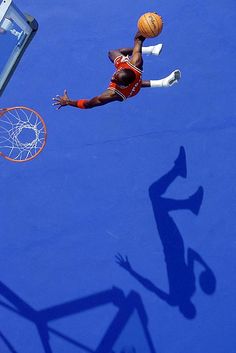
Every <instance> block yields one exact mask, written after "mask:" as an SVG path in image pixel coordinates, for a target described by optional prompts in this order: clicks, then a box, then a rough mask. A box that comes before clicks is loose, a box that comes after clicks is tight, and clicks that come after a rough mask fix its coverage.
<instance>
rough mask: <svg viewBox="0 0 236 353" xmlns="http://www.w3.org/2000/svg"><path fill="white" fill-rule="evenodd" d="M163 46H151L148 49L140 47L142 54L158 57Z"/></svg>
mask: <svg viewBox="0 0 236 353" xmlns="http://www.w3.org/2000/svg"><path fill="white" fill-rule="evenodd" d="M162 47H163V44H157V45H151V46H149V47H142V54H147V55H150V54H152V55H160V53H161V50H162Z"/></svg>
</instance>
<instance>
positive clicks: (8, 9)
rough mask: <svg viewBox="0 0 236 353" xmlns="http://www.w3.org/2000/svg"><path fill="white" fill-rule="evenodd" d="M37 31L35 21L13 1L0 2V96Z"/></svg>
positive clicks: (4, 0)
mask: <svg viewBox="0 0 236 353" xmlns="http://www.w3.org/2000/svg"><path fill="white" fill-rule="evenodd" d="M37 29H38V23H37V21H36V20H35V19H34V18H33V17H32V16H30V15H26V14H23V13H22V12H21V11H20V10H19V9H18V8H17V7H16V5H15V4H14V3H13V0H0V96H1V95H2V93H3V91H4V89H5V87H6V85H7V83H8V82H9V80H10V78H11V76H12V74H13V72H14V70H15V69H16V67H17V65H18V63H19V61H20V59H21V57H22V55H23V54H24V51H25V49H26V48H27V46H28V45H29V43H30V41H31V40H32V38H33V36H34V35H35V33H36V31H37Z"/></svg>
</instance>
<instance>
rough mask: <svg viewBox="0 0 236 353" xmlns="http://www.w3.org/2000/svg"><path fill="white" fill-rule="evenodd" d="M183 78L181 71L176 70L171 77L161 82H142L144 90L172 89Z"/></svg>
mask: <svg viewBox="0 0 236 353" xmlns="http://www.w3.org/2000/svg"><path fill="white" fill-rule="evenodd" d="M180 78H181V72H180V70H174V71H173V72H171V74H170V75H168V76H167V77H164V78H162V79H160V80H146V81H145V80H144V81H142V88H145V87H151V88H157V87H158V88H160V87H171V86H173V85H174V84H175V83H177V82H179V80H180Z"/></svg>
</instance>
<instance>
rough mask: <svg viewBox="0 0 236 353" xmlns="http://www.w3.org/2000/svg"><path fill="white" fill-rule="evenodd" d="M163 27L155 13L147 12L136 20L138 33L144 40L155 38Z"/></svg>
mask: <svg viewBox="0 0 236 353" xmlns="http://www.w3.org/2000/svg"><path fill="white" fill-rule="evenodd" d="M162 27H163V22H162V18H161V16H160V15H158V14H157V13H155V12H147V13H145V14H143V15H142V16H141V17H140V18H139V20H138V29H139V32H140V33H141V34H142V36H143V37H145V38H152V37H157V36H158V35H159V34H160V33H161V31H162Z"/></svg>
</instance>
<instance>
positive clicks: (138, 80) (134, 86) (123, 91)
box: [108, 55, 142, 100]
mask: <svg viewBox="0 0 236 353" xmlns="http://www.w3.org/2000/svg"><path fill="white" fill-rule="evenodd" d="M114 64H115V67H116V68H117V71H119V70H122V69H130V70H132V71H133V72H134V74H135V80H134V81H133V82H131V83H130V84H129V85H128V86H119V85H118V84H117V83H115V82H110V84H109V86H108V89H110V90H112V91H114V92H116V93H117V94H118V95H119V96H120V97H121V98H122V99H123V100H125V99H127V98H130V97H133V96H135V95H136V94H137V93H138V92H139V91H140V89H141V86H142V70H140V69H139V68H137V67H136V66H134V65H133V64H131V62H130V60H129V57H128V56H124V55H119V56H117V57H116V58H115V60H114Z"/></svg>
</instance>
